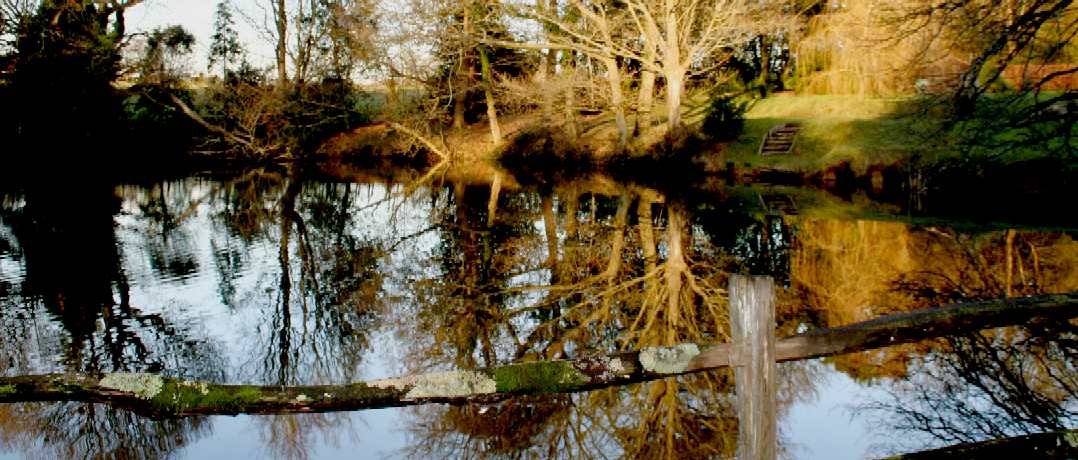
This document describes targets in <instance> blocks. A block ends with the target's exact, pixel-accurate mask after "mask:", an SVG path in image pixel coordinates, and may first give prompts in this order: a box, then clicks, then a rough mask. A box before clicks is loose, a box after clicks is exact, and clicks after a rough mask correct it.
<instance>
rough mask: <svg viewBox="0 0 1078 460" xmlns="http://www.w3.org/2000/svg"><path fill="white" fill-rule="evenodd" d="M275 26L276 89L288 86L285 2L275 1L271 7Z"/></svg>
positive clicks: (282, 0) (286, 11)
mask: <svg viewBox="0 0 1078 460" xmlns="http://www.w3.org/2000/svg"><path fill="white" fill-rule="evenodd" d="M273 14H274V16H275V17H274V19H275V20H276V25H277V49H276V51H277V87H278V88H284V87H285V85H287V84H288V10H286V9H285V1H284V0H277V2H276V3H275V4H274V7H273Z"/></svg>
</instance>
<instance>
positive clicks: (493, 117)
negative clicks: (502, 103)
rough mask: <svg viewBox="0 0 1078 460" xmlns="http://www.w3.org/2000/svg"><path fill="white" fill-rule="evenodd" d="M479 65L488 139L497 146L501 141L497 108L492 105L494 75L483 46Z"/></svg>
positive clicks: (480, 50)
mask: <svg viewBox="0 0 1078 460" xmlns="http://www.w3.org/2000/svg"><path fill="white" fill-rule="evenodd" d="M479 65H480V67H481V69H482V72H483V95H484V96H485V97H486V102H487V121H488V122H489V123H490V140H491V141H492V142H494V145H495V146H497V145H499V144H501V143H502V127H501V125H500V124H498V108H497V107H496V106H495V105H494V76H493V72H492V71H491V69H490V55H489V53H488V51H487V48H486V47H485V46H480V47H479Z"/></svg>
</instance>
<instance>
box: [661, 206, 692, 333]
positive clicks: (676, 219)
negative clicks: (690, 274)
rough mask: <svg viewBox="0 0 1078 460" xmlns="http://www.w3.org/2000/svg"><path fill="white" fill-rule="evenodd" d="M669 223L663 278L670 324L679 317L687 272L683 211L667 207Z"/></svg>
mask: <svg viewBox="0 0 1078 460" xmlns="http://www.w3.org/2000/svg"><path fill="white" fill-rule="evenodd" d="M668 209H669V213H670V216H669V218H668V219H669V221H668V222H667V227H666V254H667V255H666V263H665V267H664V268H665V271H666V273H665V276H666V292H667V295H668V296H669V297H667V300H666V307H667V310H666V315H668V316H669V317H670V318H671V322H672V323H676V322H677V318H678V317H679V316H680V314H681V313H680V311H679V309H680V307H681V285H682V279H681V277H682V275H683V274H684V273H685V271H686V270H688V263H687V262H686V261H685V253H684V248H683V247H682V238H681V232H682V229H683V225H684V223H683V221H684V218H683V213H684V211H683V210H682V209H681V208H680V207H679V206H677V205H670V206H669V208H668ZM670 333H671V334H673V333H674V330H673V329H672V328H671V329H670ZM668 340H673V338H672V337H668Z"/></svg>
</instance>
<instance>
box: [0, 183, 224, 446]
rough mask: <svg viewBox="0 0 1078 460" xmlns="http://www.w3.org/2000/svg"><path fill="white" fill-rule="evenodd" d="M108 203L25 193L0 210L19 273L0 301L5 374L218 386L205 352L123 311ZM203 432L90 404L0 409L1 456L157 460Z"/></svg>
mask: <svg viewBox="0 0 1078 460" xmlns="http://www.w3.org/2000/svg"><path fill="white" fill-rule="evenodd" d="M119 204H120V200H119V198H118V197H117V196H116V195H115V193H114V192H113V190H112V188H111V187H109V186H103V185H101V184H78V186H73V187H72V188H71V189H45V188H35V189H30V190H28V191H27V192H26V193H25V195H24V196H23V198H22V200H18V201H16V200H5V202H4V207H3V209H0V219H2V223H3V224H4V225H6V226H8V228H10V230H11V235H12V237H13V238H14V239H15V240H16V241H14V242H9V243H8V244H7V245H8V246H9V247H17V248H18V255H19V257H20V258H21V259H22V261H23V263H24V266H25V270H26V274H25V277H24V278H23V280H22V283H21V285H20V286H18V287H17V288H15V289H13V291H12V293H11V294H8V295H5V296H4V298H3V299H2V301H0V302H2V304H0V306H2V308H0V325H2V326H0V327H2V328H3V330H4V332H5V334H3V337H2V338H0V362H2V363H4V365H5V368H4V370H3V372H4V373H5V374H9V375H12V374H29V373H36V372H61V371H76V372H77V371H83V372H119V371H124V372H146V371H149V372H158V371H162V370H165V369H168V370H171V371H172V372H182V373H183V375H184V376H188V377H191V378H208V379H214V378H220V375H221V374H220V361H219V360H218V359H215V357H214V356H215V353H214V350H213V347H212V342H206V341H202V340H193V339H192V338H191V337H189V336H187V335H186V332H185V330H184V328H182V327H177V325H176V324H173V323H171V322H170V321H169V320H168V319H166V318H164V317H162V316H161V315H157V314H152V313H145V312H143V311H141V310H140V309H139V308H138V307H136V306H134V305H132V304H131V301H130V300H131V299H130V286H129V283H128V280H127V276H126V274H125V272H124V270H123V259H124V254H123V253H122V252H121V251H120V245H119V244H118V242H117V241H116V235H115V228H114V227H115V225H114V221H113V217H114V215H115V214H116V213H117V212H118V211H119ZM54 321H55V324H58V325H59V326H60V327H54V326H53V324H54V323H53V322H54ZM41 357H60V358H59V359H56V360H55V361H42V360H41ZM207 429H208V425H207V424H206V423H205V419H204V418H198V417H195V418H189V419H183V420H166V421H157V420H149V419H146V418H143V417H139V416H135V415H134V414H131V413H129V412H125V411H122V410H118V409H114V408H112V407H107V406H98V405H93V404H77V403H62V404H14V405H3V406H0V431H2V432H3V437H2V439H3V441H4V448H6V449H15V450H21V451H23V452H25V453H26V454H27V455H29V456H41V457H44V458H89V457H102V456H104V457H122V458H160V457H162V456H167V455H169V454H170V453H171V452H174V451H175V450H176V449H177V448H179V447H180V446H183V445H185V444H187V443H188V442H190V441H191V440H192V439H197V438H198V437H200V436H202V435H203V434H205V433H206V430H207Z"/></svg>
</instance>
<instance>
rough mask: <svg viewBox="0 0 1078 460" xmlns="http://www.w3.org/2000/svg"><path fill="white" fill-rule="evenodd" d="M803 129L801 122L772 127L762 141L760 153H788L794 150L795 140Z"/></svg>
mask: <svg viewBox="0 0 1078 460" xmlns="http://www.w3.org/2000/svg"><path fill="white" fill-rule="evenodd" d="M800 131H801V124H800V123H783V124H780V125H775V126H774V127H773V128H771V129H770V130H769V131H768V132H767V135H766V136H764V140H763V141H762V142H760V150H759V151H758V153H759V154H760V155H761V156H763V155H787V154H790V153H793V151H794V141H796V140H797V133H798V132H800Z"/></svg>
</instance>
